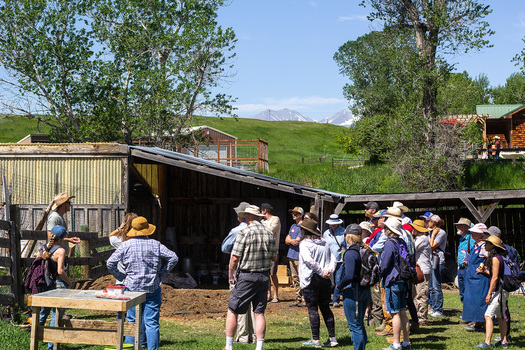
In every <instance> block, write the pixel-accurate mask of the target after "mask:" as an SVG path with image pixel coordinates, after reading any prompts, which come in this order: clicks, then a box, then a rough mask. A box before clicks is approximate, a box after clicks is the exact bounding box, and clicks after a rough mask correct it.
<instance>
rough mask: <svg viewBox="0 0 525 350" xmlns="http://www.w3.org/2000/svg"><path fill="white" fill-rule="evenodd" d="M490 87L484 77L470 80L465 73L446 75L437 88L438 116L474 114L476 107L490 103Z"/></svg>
mask: <svg viewBox="0 0 525 350" xmlns="http://www.w3.org/2000/svg"><path fill="white" fill-rule="evenodd" d="M490 94H491V91H490V87H489V81H488V78H487V76H486V75H484V74H482V75H480V76H478V77H477V78H476V79H474V80H473V79H472V78H471V77H470V76H469V75H468V73H467V72H463V73H451V74H446V75H445V79H444V81H443V84H442V86H440V87H439V88H438V95H437V100H436V101H437V102H436V106H437V111H438V113H439V115H442V116H446V115H450V114H476V105H480V104H487V103H489V102H490Z"/></svg>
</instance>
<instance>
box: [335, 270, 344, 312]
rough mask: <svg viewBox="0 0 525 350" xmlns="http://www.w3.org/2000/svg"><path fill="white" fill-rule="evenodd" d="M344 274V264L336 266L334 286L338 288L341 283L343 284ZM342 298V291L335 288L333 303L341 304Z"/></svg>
mask: <svg viewBox="0 0 525 350" xmlns="http://www.w3.org/2000/svg"><path fill="white" fill-rule="evenodd" d="M343 272H344V268H343V263H342V262H338V263H337V265H336V266H335V271H334V285H336V286H337V285H338V284H339V282H341V279H342V278H343ZM340 297H341V290H340V289H338V288H337V287H334V295H333V297H332V302H334V303H337V302H339V298H340Z"/></svg>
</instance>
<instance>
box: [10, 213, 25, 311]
mask: <svg viewBox="0 0 525 350" xmlns="http://www.w3.org/2000/svg"><path fill="white" fill-rule="evenodd" d="M10 226H11V229H10V230H9V238H10V240H11V275H12V276H13V284H12V285H11V292H12V293H13V295H14V296H15V303H16V305H18V306H22V305H23V301H24V291H23V290H22V267H21V260H20V232H19V231H18V230H17V228H16V226H15V223H14V221H11V222H10Z"/></svg>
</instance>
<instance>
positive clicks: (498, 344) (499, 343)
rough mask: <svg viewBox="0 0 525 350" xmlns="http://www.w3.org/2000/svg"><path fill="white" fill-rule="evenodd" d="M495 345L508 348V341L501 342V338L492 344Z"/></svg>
mask: <svg viewBox="0 0 525 350" xmlns="http://www.w3.org/2000/svg"><path fill="white" fill-rule="evenodd" d="M494 346H495V347H497V348H505V349H506V348H508V347H509V342H506V343H502V342H501V340H500V341H499V342H496V344H494Z"/></svg>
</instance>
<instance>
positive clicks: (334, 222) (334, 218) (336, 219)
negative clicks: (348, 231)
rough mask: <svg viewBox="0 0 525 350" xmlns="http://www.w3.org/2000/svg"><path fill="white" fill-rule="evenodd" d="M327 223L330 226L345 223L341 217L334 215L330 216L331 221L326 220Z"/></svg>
mask: <svg viewBox="0 0 525 350" xmlns="http://www.w3.org/2000/svg"><path fill="white" fill-rule="evenodd" d="M326 223H327V224H328V225H341V224H342V223H343V220H341V219H340V218H339V215H337V214H332V215H330V219H328V220H326Z"/></svg>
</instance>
